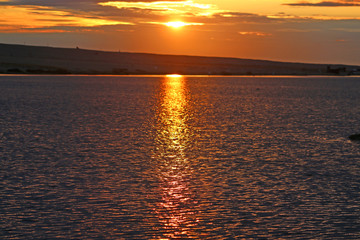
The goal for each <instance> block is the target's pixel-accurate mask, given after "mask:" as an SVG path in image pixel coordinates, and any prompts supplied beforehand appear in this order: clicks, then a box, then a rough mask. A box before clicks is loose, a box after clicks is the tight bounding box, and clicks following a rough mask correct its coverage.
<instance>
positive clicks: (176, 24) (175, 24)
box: [165, 21, 188, 28]
mask: <svg viewBox="0 0 360 240" xmlns="http://www.w3.org/2000/svg"><path fill="white" fill-rule="evenodd" d="M165 25H166V26H168V27H173V28H181V27H184V26H187V25H188V24H187V23H184V22H181V21H177V22H167V23H165Z"/></svg>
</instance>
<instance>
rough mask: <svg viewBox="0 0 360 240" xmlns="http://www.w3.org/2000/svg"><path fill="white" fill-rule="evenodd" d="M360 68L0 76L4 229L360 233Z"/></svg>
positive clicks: (213, 235)
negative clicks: (254, 73)
mask: <svg viewBox="0 0 360 240" xmlns="http://www.w3.org/2000/svg"><path fill="white" fill-rule="evenodd" d="M359 92H360V78H356V77H351V78H350V77H337V78H335V77H332V78H322V77H316V78H315V77H176V76H162V77H161V76H159V77H142V76H139V77H115V76H1V77H0V110H1V111H0V114H1V115H0V116H1V117H0V127H1V132H0V157H1V159H0V162H1V169H0V229H1V232H0V237H1V239H191V238H193V239H243V238H244V239H359V238H360V196H359V195H360V194H359V192H360V144H359V143H356V142H351V141H349V140H348V139H347V136H348V135H350V134H353V133H357V132H360V121H359V119H360V105H359V103H360V94H359Z"/></svg>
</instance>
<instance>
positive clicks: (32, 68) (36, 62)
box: [0, 44, 360, 75]
mask: <svg viewBox="0 0 360 240" xmlns="http://www.w3.org/2000/svg"><path fill="white" fill-rule="evenodd" d="M0 73H3V74H11V73H14V74H21V73H25V74H168V73H179V74H189V75H190V74H193V75H195V74H199V75H204V74H205V75H245V74H246V75H350V74H360V67H359V66H349V65H329V64H305V63H287V62H275V61H265V60H250V59H237V58H221V57H198V56H179V55H160V54H147V53H128V52H104V51H95V50H85V49H78V48H76V49H70V48H53V47H37V46H25V45H11V44H0Z"/></svg>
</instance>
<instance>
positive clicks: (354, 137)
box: [349, 134, 360, 141]
mask: <svg viewBox="0 0 360 240" xmlns="http://www.w3.org/2000/svg"><path fill="white" fill-rule="evenodd" d="M349 139H350V140H352V141H360V134H353V135H350V136H349Z"/></svg>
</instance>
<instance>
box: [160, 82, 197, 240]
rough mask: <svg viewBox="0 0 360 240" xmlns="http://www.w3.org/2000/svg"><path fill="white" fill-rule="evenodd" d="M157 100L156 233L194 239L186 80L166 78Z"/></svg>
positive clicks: (195, 218)
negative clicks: (159, 199) (158, 193)
mask: <svg viewBox="0 0 360 240" xmlns="http://www.w3.org/2000/svg"><path fill="white" fill-rule="evenodd" d="M160 96H161V99H160V106H159V112H158V127H157V133H156V152H155V154H154V158H156V161H157V168H158V175H159V178H160V183H161V189H160V192H161V195H162V198H161V202H160V203H159V204H158V205H157V206H156V209H155V212H156V214H157V216H158V219H159V221H160V223H161V228H162V229H157V230H159V232H161V233H162V236H161V237H165V239H173V238H179V237H180V238H184V237H186V238H190V237H194V236H195V234H194V232H193V230H192V229H195V227H194V226H195V225H196V224H197V222H198V221H199V220H198V219H197V217H196V209H195V208H196V203H197V202H196V200H195V199H194V193H192V191H191V186H190V181H191V177H192V169H191V166H190V164H189V162H188V161H189V159H188V158H187V153H186V151H187V148H188V147H189V146H188V145H189V142H190V140H191V139H190V138H191V133H190V130H189V127H188V125H187V120H188V112H189V106H188V102H187V90H186V79H185V78H184V77H183V76H181V75H167V76H166V77H165V78H164V81H163V84H162V93H161V95H160Z"/></svg>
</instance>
